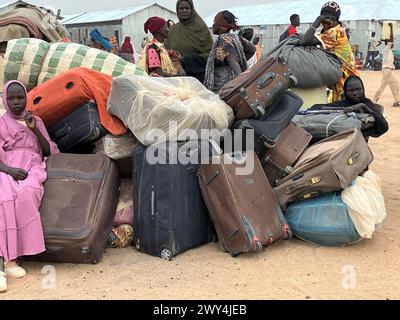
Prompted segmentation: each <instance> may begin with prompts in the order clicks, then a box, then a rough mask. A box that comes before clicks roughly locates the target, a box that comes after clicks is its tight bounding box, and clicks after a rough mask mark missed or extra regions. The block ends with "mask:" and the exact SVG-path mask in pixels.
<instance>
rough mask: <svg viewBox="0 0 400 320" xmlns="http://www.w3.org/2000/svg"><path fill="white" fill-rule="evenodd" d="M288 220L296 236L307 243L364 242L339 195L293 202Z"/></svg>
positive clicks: (332, 194) (337, 244) (333, 194)
mask: <svg viewBox="0 0 400 320" xmlns="http://www.w3.org/2000/svg"><path fill="white" fill-rule="evenodd" d="M285 217H286V219H287V221H288V223H289V226H290V229H291V230H292V232H293V234H294V235H295V236H296V237H297V238H299V239H301V240H304V241H307V242H311V243H314V244H318V245H321V246H326V247H342V246H345V245H350V244H354V243H357V242H360V241H361V240H362V238H361V237H360V235H359V234H358V233H357V230H356V229H355V227H354V224H353V221H352V220H351V218H350V216H349V213H348V210H347V206H346V204H345V203H344V202H343V200H342V198H341V197H340V194H339V193H338V192H332V193H329V194H326V195H323V196H319V197H317V198H315V199H311V200H307V201H300V202H294V203H291V204H289V206H288V209H287V211H286V213H285Z"/></svg>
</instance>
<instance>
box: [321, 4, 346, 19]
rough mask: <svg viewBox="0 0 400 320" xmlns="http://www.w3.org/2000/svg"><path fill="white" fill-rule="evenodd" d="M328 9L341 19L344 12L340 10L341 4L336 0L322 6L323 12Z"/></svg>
mask: <svg viewBox="0 0 400 320" xmlns="http://www.w3.org/2000/svg"><path fill="white" fill-rule="evenodd" d="M326 11H328V12H332V13H333V14H334V15H335V17H336V20H337V21H339V18H340V15H341V13H342V12H341V10H340V6H339V5H338V4H337V3H336V2H335V1H329V2H327V3H325V4H324V5H323V6H322V9H321V14H323V13H324V12H326Z"/></svg>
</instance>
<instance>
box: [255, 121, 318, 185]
mask: <svg viewBox="0 0 400 320" xmlns="http://www.w3.org/2000/svg"><path fill="white" fill-rule="evenodd" d="M311 139H312V136H311V135H310V134H309V133H308V132H307V131H305V130H304V129H303V128H301V127H299V126H297V125H296V124H294V123H293V122H292V123H290V124H289V126H288V127H286V129H285V130H283V131H282V133H281V135H280V136H279V138H278V140H277V142H276V144H275V147H274V148H270V149H266V150H267V153H266V155H265V156H264V157H263V159H262V165H263V167H264V171H265V174H266V175H267V178H268V180H269V182H270V184H271V186H273V187H275V186H276V185H277V183H278V182H279V180H281V179H283V178H284V177H286V176H287V175H289V174H290V173H292V172H293V165H294V164H295V163H296V161H297V160H298V159H299V158H300V156H301V155H302V154H303V152H304V151H305V150H306V148H307V147H308V145H309V144H310V142H311Z"/></svg>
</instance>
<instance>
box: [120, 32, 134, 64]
mask: <svg viewBox="0 0 400 320" xmlns="http://www.w3.org/2000/svg"><path fill="white" fill-rule="evenodd" d="M134 54H135V49H134V48H133V44H132V42H131V37H130V36H125V38H124V42H123V43H122V46H121V58H123V59H124V60H126V61H128V62H131V63H135V56H134Z"/></svg>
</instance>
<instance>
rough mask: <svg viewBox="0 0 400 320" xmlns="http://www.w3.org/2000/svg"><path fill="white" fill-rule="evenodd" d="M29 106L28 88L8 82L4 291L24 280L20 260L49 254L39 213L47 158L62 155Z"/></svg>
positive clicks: (0, 273) (2, 170)
mask: <svg viewBox="0 0 400 320" xmlns="http://www.w3.org/2000/svg"><path fill="white" fill-rule="evenodd" d="M26 104H27V94H26V89H25V87H24V85H23V84H22V83H21V82H18V81H10V82H8V83H7V84H6V85H5V86H4V88H3V106H4V108H5V110H6V112H5V114H4V115H3V116H1V117H0V190H1V192H0V292H3V291H6V290H7V277H12V278H22V277H24V276H25V274H26V272H25V270H24V269H23V268H22V267H20V266H18V265H17V263H16V260H17V258H19V257H22V256H28V255H36V254H39V253H41V252H44V251H45V245H44V236H43V227H42V223H41V220H40V213H39V207H40V203H41V200H42V197H43V194H44V190H43V182H44V181H45V180H46V178H47V174H46V162H45V157H48V156H50V155H51V154H55V153H58V152H59V151H58V149H57V146H56V145H55V143H53V142H52V141H51V140H50V138H49V135H48V133H47V131H46V128H45V126H44V124H43V121H42V120H41V119H40V118H38V117H36V116H33V115H32V114H30V113H28V112H26V111H25V109H26Z"/></svg>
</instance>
